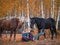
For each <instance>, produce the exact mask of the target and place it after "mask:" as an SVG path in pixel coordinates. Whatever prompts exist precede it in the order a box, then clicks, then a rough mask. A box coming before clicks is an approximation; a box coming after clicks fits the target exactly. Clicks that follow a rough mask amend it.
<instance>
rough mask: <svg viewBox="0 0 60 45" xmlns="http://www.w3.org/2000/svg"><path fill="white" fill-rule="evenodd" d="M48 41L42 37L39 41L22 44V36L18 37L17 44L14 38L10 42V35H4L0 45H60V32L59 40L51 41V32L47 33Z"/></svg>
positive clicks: (59, 32) (18, 35) (59, 34)
mask: <svg viewBox="0 0 60 45" xmlns="http://www.w3.org/2000/svg"><path fill="white" fill-rule="evenodd" d="M46 32H47V33H46V40H44V36H43V35H41V36H40V39H39V40H35V41H29V42H22V41H21V38H22V36H21V34H17V35H16V42H15V41H14V38H13V37H12V40H11V42H9V34H3V37H2V39H1V40H0V45H60V31H57V32H58V36H57V39H56V38H55V37H54V39H53V40H51V38H50V36H49V34H50V33H49V31H48V30H47V31H46Z"/></svg>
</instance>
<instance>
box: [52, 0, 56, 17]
mask: <svg viewBox="0 0 60 45" xmlns="http://www.w3.org/2000/svg"><path fill="white" fill-rule="evenodd" d="M54 1H55V0H51V6H52V7H51V17H52V18H54V7H55V5H54Z"/></svg>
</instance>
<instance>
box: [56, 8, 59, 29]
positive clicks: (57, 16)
mask: <svg viewBox="0 0 60 45" xmlns="http://www.w3.org/2000/svg"><path fill="white" fill-rule="evenodd" d="M59 16H60V7H59V11H58V16H57V23H56V29H58V22H59Z"/></svg>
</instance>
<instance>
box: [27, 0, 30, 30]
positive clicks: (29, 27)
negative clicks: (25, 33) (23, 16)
mask: <svg viewBox="0 0 60 45" xmlns="http://www.w3.org/2000/svg"><path fill="white" fill-rule="evenodd" d="M28 1H29V0H27V16H28V17H27V18H28V30H29V31H30V18H29V2H28Z"/></svg>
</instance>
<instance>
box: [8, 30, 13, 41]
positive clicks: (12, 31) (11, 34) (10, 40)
mask: <svg viewBox="0 0 60 45" xmlns="http://www.w3.org/2000/svg"><path fill="white" fill-rule="evenodd" d="M12 34H13V31H11V34H10V39H9V41H11V38H12Z"/></svg>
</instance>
